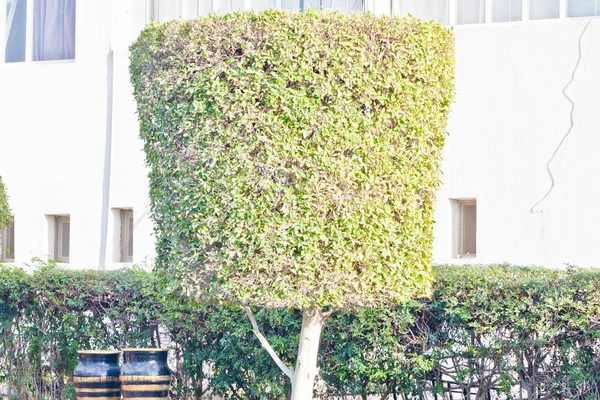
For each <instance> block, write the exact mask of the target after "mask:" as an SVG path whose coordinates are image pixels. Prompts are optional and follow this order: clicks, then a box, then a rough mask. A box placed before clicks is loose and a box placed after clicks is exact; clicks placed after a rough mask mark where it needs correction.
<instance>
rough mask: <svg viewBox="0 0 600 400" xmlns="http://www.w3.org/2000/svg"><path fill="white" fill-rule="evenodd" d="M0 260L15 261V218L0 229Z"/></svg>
mask: <svg viewBox="0 0 600 400" xmlns="http://www.w3.org/2000/svg"><path fill="white" fill-rule="evenodd" d="M0 246H1V249H0V261H4V262H14V261H15V218H14V217H13V218H12V223H11V224H10V225H9V227H8V228H6V229H5V230H3V231H0Z"/></svg>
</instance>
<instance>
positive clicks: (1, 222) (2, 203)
mask: <svg viewBox="0 0 600 400" xmlns="http://www.w3.org/2000/svg"><path fill="white" fill-rule="evenodd" d="M11 222H12V218H11V211H10V206H9V205H8V196H7V195H6V187H5V186H4V182H3V181H2V176H0V230H2V229H6V228H8V227H9V226H10V224H11ZM0 245H1V244H0Z"/></svg>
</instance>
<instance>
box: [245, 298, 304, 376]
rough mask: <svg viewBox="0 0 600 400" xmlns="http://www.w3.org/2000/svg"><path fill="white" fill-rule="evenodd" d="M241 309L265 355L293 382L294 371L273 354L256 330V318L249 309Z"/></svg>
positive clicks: (267, 343) (258, 330)
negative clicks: (244, 312)
mask: <svg viewBox="0 0 600 400" xmlns="http://www.w3.org/2000/svg"><path fill="white" fill-rule="evenodd" d="M242 308H243V309H244V311H246V315H247V316H248V318H249V319H250V322H251V323H252V331H253V332H254V335H255V336H256V337H257V338H258V340H259V341H260V344H261V345H262V347H263V348H264V349H265V350H266V351H267V353H269V355H270V356H271V358H272V359H273V361H275V364H277V366H278V367H279V369H281V370H282V371H283V373H284V374H286V375H287V377H288V378H290V380H291V381H293V380H294V369H293V368H290V367H288V366H287V365H285V363H284V362H283V361H281V358H279V356H278V355H277V353H275V350H273V348H272V347H271V345H270V344H269V342H268V341H267V339H266V338H265V337H264V336H263V334H262V333H260V329H258V324H257V323H256V318H254V314H253V313H252V310H250V307H248V306H242Z"/></svg>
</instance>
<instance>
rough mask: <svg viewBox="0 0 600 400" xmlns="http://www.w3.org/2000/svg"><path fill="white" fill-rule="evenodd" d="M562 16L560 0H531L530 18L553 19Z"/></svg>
mask: <svg viewBox="0 0 600 400" xmlns="http://www.w3.org/2000/svg"><path fill="white" fill-rule="evenodd" d="M559 16H560V0H530V3H529V18H530V19H551V18H558V17H559Z"/></svg>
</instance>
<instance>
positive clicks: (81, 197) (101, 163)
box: [0, 1, 154, 268]
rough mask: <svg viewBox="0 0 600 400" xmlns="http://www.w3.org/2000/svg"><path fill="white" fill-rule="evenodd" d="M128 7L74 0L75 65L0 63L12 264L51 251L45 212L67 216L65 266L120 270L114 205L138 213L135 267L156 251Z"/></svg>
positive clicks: (2, 170) (0, 127)
mask: <svg viewBox="0 0 600 400" xmlns="http://www.w3.org/2000/svg"><path fill="white" fill-rule="evenodd" d="M125 3H126V2H121V3H119V2H110V1H79V2H77V24H76V56H75V57H76V59H75V60H73V61H60V62H26V63H14V64H2V65H0V88H1V89H0V110H1V121H2V122H1V124H0V143H1V150H2V151H1V156H0V174H1V175H2V176H3V179H4V181H5V183H6V186H7V188H8V194H9V196H10V199H9V201H10V205H11V208H12V210H13V214H14V216H15V228H16V229H15V263H18V264H23V263H28V262H30V260H31V259H32V258H33V257H46V256H47V255H49V254H52V252H53V249H52V247H53V245H52V243H51V240H50V239H51V238H49V235H51V234H50V233H49V229H48V225H49V224H48V221H47V218H46V215H58V214H69V215H70V218H71V241H70V253H71V254H70V262H69V266H72V267H77V268H101V267H109V268H110V267H116V266H118V264H116V263H115V257H114V252H115V249H114V248H113V247H114V244H115V242H116V244H117V245H118V238H117V240H116V241H115V235H114V234H115V232H116V233H117V234H118V229H115V227H114V226H112V225H111V224H112V222H113V221H114V219H113V218H112V213H111V210H113V209H114V208H133V210H134V219H135V228H134V262H135V263H141V262H143V261H144V260H145V259H146V258H148V257H152V256H153V254H154V244H153V240H152V237H151V234H152V223H151V222H150V220H149V217H148V212H147V210H148V204H149V200H148V198H147V179H146V175H147V172H146V168H145V166H144V156H143V152H142V144H141V142H140V140H139V139H138V132H137V120H136V115H135V108H134V102H133V98H132V96H131V89H130V85H129V77H128V67H127V57H128V54H127V51H126V49H127V45H128V44H129V43H130V42H131V39H132V38H133V37H134V36H133V35H134V32H133V30H132V27H131V23H130V19H127V18H126V17H127V13H128V12H130V10H124V9H119V8H124V7H122V6H121V5H120V4H125ZM111 49H112V50H114V55H113V60H114V67H113V70H114V75H113V76H114V81H113V84H112V87H113V90H112V94H111V93H110V90H109V86H110V85H109V83H110V79H109V72H110V69H111V68H110V67H109V63H110V56H109V55H110V52H111ZM110 98H112V102H113V110H112V118H110V114H109V112H108V110H109V109H110V107H109V104H110ZM111 121H112V122H111ZM111 129H112V132H111ZM110 135H112V143H111V145H110V146H108V148H107V145H108V144H109V143H108V142H107V137H108V136H110ZM109 168H110V179H109V180H107V176H108V175H107V174H108V172H109ZM108 182H110V185H107V183H108ZM105 232H106V235H105ZM103 236H106V239H105V240H103ZM104 243H106V245H104Z"/></svg>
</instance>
